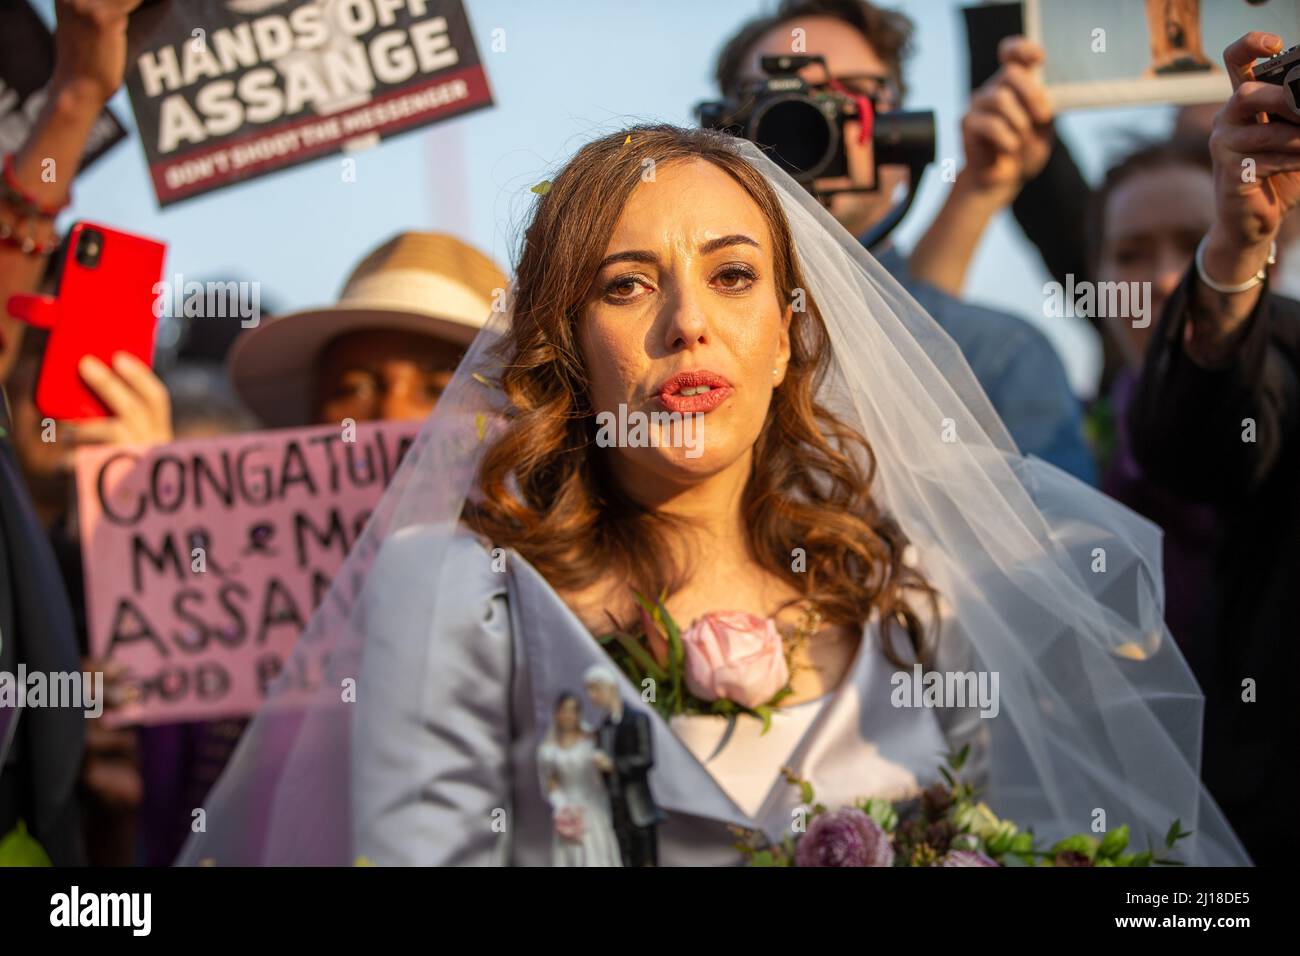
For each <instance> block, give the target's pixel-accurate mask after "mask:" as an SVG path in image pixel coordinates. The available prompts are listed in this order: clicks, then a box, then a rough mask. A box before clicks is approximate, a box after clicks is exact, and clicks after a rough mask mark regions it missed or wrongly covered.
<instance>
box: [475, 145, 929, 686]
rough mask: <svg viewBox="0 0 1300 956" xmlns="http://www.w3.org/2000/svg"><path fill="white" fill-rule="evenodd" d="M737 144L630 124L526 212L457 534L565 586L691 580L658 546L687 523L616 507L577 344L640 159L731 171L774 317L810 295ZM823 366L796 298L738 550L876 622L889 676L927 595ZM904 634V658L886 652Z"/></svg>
mask: <svg viewBox="0 0 1300 956" xmlns="http://www.w3.org/2000/svg"><path fill="white" fill-rule="evenodd" d="M629 137H630V139H629ZM734 142H735V141H734V140H733V139H732V138H731V137H729V136H727V135H725V134H723V133H718V132H715V131H712V130H701V129H681V128H678V127H675V126H664V125H654V126H637V127H633V128H631V129H627V130H623V131H620V132H618V133H615V134H613V135H609V136H605V137H602V138H601V139H598V140H596V141H594V142H592V143H589V144H588V145H586V146H584V147H583V148H582V149H581V150H579V151H578V153H577V155H575V156H574V157H573V159H572V160H571V161H570V162H569V163H568V165H567V166H565V168H564V169H563V170H562V171H561V172H560V173H559V174H558V175H557V176H556V177H555V179H554V181H553V182H552V183H551V184H550V189H549V190H548V191H547V192H546V193H545V194H544V195H542V196H541V197H540V198H539V199H538V200H537V203H536V208H535V210H534V213H533V217H532V221H531V224H530V225H529V226H528V228H527V230H526V232H525V234H524V241H523V247H522V250H521V253H520V257H519V266H518V268H517V270H516V275H515V287H514V291H513V294H512V302H511V306H512V309H513V317H512V321H511V325H510V328H509V330H508V332H507V333H506V334H505V336H504V337H503V339H502V341H501V342H500V343H498V346H497V355H496V358H497V359H499V361H500V364H501V367H502V373H501V376H500V382H499V384H500V386H501V388H502V390H503V393H504V397H505V400H506V408H507V411H506V413H505V422H504V427H503V430H502V431H501V433H500V435H499V437H498V438H496V439H495V440H494V441H493V442H492V444H491V445H490V446H489V447H488V448H487V449H486V451H485V452H484V456H483V459H482V461H481V463H480V466H479V473H478V477H477V482H476V491H475V494H474V495H473V496H472V501H471V503H470V504H468V505H467V508H466V512H465V520H466V522H467V523H468V524H469V525H470V526H471V527H472V528H474V530H476V531H478V532H479V533H480V534H483V535H485V536H486V537H488V538H489V539H491V540H492V541H493V542H494V543H496V544H500V545H505V546H508V547H513V548H514V549H516V550H517V551H518V552H519V553H520V554H522V555H523V556H524V557H525V558H526V559H527V560H528V561H529V562H530V563H531V564H532V565H533V566H534V567H536V568H537V570H538V571H540V572H541V573H542V574H543V575H544V576H545V577H546V579H547V580H548V581H549V582H551V584H552V585H554V586H555V587H556V588H557V589H559V590H572V591H577V590H580V589H583V588H586V587H588V586H591V585H593V584H596V583H597V582H598V581H601V580H608V576H609V575H611V574H616V575H619V576H620V578H621V579H623V580H627V581H629V582H631V583H634V584H635V585H636V586H637V587H639V588H642V589H644V590H647V591H651V592H655V593H657V592H658V591H659V590H661V589H665V588H666V589H667V590H669V591H670V592H671V591H673V590H675V589H676V588H677V587H679V586H680V585H681V583H682V582H684V581H685V580H687V579H688V577H689V575H690V568H689V567H686V566H684V565H683V564H681V563H680V561H679V559H677V558H674V557H672V556H671V555H672V554H673V553H674V549H672V548H670V547H668V545H669V543H670V542H671V541H672V540H673V538H672V536H673V535H674V534H680V533H681V532H682V531H683V530H684V529H683V527H682V525H681V523H680V519H677V518H674V517H672V516H669V515H666V514H663V513H662V512H657V511H654V510H651V509H648V508H645V507H643V506H641V505H639V504H638V503H636V502H635V501H633V500H632V499H630V498H629V497H628V496H627V495H625V494H624V493H623V492H622V490H621V489H620V487H619V485H618V483H617V482H616V481H615V480H614V478H613V476H612V474H611V472H610V470H609V464H608V459H607V456H606V455H603V454H601V453H600V452H601V450H600V449H599V448H598V447H597V445H596V443H595V440H594V439H595V434H596V420H595V413H594V411H593V408H592V405H591V401H590V398H589V392H588V382H587V375H586V370H585V368H584V365H583V361H582V357H581V352H580V348H579V345H578V338H577V334H578V323H579V321H580V316H581V315H582V310H583V307H584V305H585V302H586V300H587V296H588V294H589V289H590V286H591V282H592V277H593V276H594V275H595V274H596V271H597V269H598V268H599V264H600V262H601V259H602V257H603V256H604V254H605V247H606V244H607V243H608V241H609V237H610V236H611V235H612V233H613V230H614V227H615V224H616V223H617V220H618V217H619V215H620V213H621V211H622V209H623V206H624V204H625V203H626V201H627V199H628V197H629V196H630V195H631V194H632V191H633V190H634V189H635V188H636V187H637V185H638V184H639V183H640V182H641V176H642V170H643V168H644V161H645V160H647V159H652V160H653V161H654V162H655V163H656V164H658V166H659V168H663V166H664V165H665V164H667V163H671V162H680V161H687V160H693V159H697V160H705V161H707V162H710V163H712V164H714V165H715V166H717V167H718V168H720V169H721V170H723V171H724V172H726V173H727V174H729V175H730V176H731V177H732V178H733V179H734V180H735V181H736V182H737V183H739V184H740V186H741V187H742V188H743V189H744V190H745V191H746V193H748V195H749V196H750V198H752V199H753V201H754V202H755V203H756V204H757V205H758V207H759V209H760V210H761V211H762V213H763V216H764V218H765V219H766V221H767V223H768V225H769V227H770V229H771V232H772V238H773V245H774V250H775V251H774V260H775V263H774V265H775V282H776V288H777V289H778V290H779V292H778V294H779V295H780V296H783V297H784V298H783V301H782V306H783V307H784V305H785V304H787V303H790V302H791V301H792V299H793V297H794V295H795V290H797V289H804V288H806V286H805V283H804V280H803V277H802V275H801V274H800V271H799V266H798V263H797V260H796V256H795V249H794V241H793V237H792V235H791V232H790V226H789V223H788V222H787V220H786V217H785V213H784V212H783V210H782V208H781V204H780V200H779V199H778V198H777V196H776V193H775V192H774V191H773V189H772V188H771V186H770V185H769V184H768V182H767V180H766V179H765V178H764V177H763V174H762V173H760V172H759V171H758V170H757V169H755V168H754V167H753V166H752V165H751V164H750V163H749V162H748V161H747V160H746V159H744V158H743V157H742V156H741V155H740V154H739V153H738V152H737V151H736V149H735V147H734V145H733V144H734ZM829 363H830V344H829V339H828V337H827V333H826V328H825V325H824V324H823V322H822V318H821V315H820V313H819V312H818V309H817V304H816V302H814V301H813V300H812V297H811V296H805V308H804V309H803V310H802V311H794V312H793V313H792V316H791V320H790V360H789V364H788V368H787V372H786V378H785V380H784V382H783V383H782V384H781V386H780V387H778V388H777V389H776V390H775V391H774V393H773V396H772V403H771V406H770V408H769V410H768V417H767V420H766V422H765V423H764V425H763V428H762V431H761V432H760V434H759V437H758V440H757V442H756V444H755V448H754V454H753V469H752V472H751V474H750V477H749V481H748V483H747V485H746V488H745V493H744V497H743V501H742V508H743V519H744V523H745V527H746V529H747V531H748V536H749V541H748V543H749V547H750V550H751V552H752V556H753V558H754V559H755V560H756V561H757V562H758V563H759V565H760V566H761V567H763V568H764V569H765V570H767V571H769V572H771V573H773V574H775V575H777V576H779V577H780V578H782V579H783V580H785V581H787V582H789V583H790V584H791V585H792V586H793V588H794V590H795V591H797V592H798V593H800V594H802V595H803V596H804V598H805V599H808V600H811V601H813V602H814V603H815V604H816V605H817V606H818V607H819V608H820V609H821V612H822V614H823V617H824V619H825V620H826V621H828V622H830V623H834V624H838V625H841V626H844V627H847V628H850V629H860V628H861V627H862V626H863V625H864V623H865V622H866V620H867V618H868V616H869V614H870V612H871V611H872V610H877V611H879V613H880V619H881V621H882V627H883V634H882V637H883V643H884V649H885V652H886V654H888V655H889V657H890V659H891V660H892V661H894V662H895V663H896V664H899V665H900V666H905V665H906V664H908V663H910V662H911V661H912V660H922V661H926V660H929V657H930V646H931V645H930V641H928V640H927V636H926V633H925V631H926V629H925V627H924V626H923V625H922V622H921V619H920V617H919V616H918V615H917V614H916V613H914V611H913V608H912V607H911V605H910V604H909V602H908V597H909V595H921V596H923V597H924V598H925V599H926V600H927V601H928V602H929V605H930V609H931V611H932V619H933V620H935V621H937V620H938V613H937V596H936V594H935V591H934V590H933V588H932V587H931V586H930V585H929V583H928V582H927V581H926V580H925V579H924V578H923V577H922V576H921V574H920V573H919V572H918V571H917V570H916V569H914V568H912V567H910V566H908V565H907V564H905V563H904V561H903V552H904V549H905V548H906V546H907V539H906V538H905V536H904V534H903V532H902V530H901V529H900V528H899V527H898V525H897V523H896V522H895V521H894V520H893V519H892V518H891V517H890V516H889V515H887V514H886V513H885V512H884V511H883V510H882V509H881V508H880V507H879V506H878V505H877V503H876V501H875V500H874V499H873V497H872V495H871V491H870V487H871V483H872V480H873V476H874V474H875V467H876V465H875V456H874V453H873V451H872V449H871V447H870V445H869V444H868V443H867V441H866V439H865V438H864V437H863V436H862V435H860V434H858V433H857V432H856V431H855V430H854V429H852V428H850V427H849V426H847V425H846V424H844V423H843V422H841V421H840V420H839V419H837V418H836V417H835V416H834V415H833V414H832V413H831V412H830V411H829V410H828V409H827V408H825V407H824V406H822V405H821V404H820V403H819V402H818V401H817V397H816V396H817V391H818V387H819V385H820V384H821V382H822V381H823V379H824V378H825V376H826V374H827V371H828V368H829ZM796 549H802V550H803V553H804V555H805V569H804V570H802V571H798V570H795V569H794V567H793V562H792V560H791V559H792V556H793V555H794V554H796V553H797V552H796ZM615 580H618V579H615ZM897 625H901V627H902V629H903V631H904V632H905V635H906V638H907V641H908V643H909V644H910V647H909V648H908V652H909V653H903V654H900V653H898V651H897V650H896V649H895V648H894V646H893V644H894V641H893V634H894V628H895V626H897Z"/></svg>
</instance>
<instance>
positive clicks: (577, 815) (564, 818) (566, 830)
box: [555, 804, 587, 842]
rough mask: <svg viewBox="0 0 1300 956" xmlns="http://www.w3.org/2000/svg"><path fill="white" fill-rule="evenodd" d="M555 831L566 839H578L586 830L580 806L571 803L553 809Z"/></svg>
mask: <svg viewBox="0 0 1300 956" xmlns="http://www.w3.org/2000/svg"><path fill="white" fill-rule="evenodd" d="M555 832H556V833H558V834H559V835H560V836H561V837H563V838H564V839H566V840H573V841H575V842H576V841H578V840H581V839H582V837H583V835H584V834H585V833H586V832H587V821H586V818H585V817H583V815H582V807H578V806H573V805H572V804H570V805H567V806H563V807H560V808H559V809H558V810H556V811H555Z"/></svg>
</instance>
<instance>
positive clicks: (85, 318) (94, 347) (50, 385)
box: [8, 222, 167, 419]
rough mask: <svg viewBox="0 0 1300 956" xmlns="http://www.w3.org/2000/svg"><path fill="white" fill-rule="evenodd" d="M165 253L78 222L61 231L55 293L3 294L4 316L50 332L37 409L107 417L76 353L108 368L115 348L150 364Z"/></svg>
mask: <svg viewBox="0 0 1300 956" xmlns="http://www.w3.org/2000/svg"><path fill="white" fill-rule="evenodd" d="M166 253H167V246H166V245H165V244H164V243H161V242H157V241H156V240H153V239H147V238H145V237H144V236H136V235H133V234H131V233H129V232H121V231H120V230H117V229H112V228H110V227H108V226H101V225H97V224H95V223H90V222H79V223H76V224H75V225H74V226H73V227H72V230H71V231H70V232H69V233H68V243H67V250H66V252H65V254H64V259H63V262H62V264H61V266H60V272H59V283H58V291H57V292H56V294H55V295H53V296H48V295H15V296H11V297H10V298H9V302H8V308H9V313H10V314H11V315H13V316H14V317H15V318H17V319H21V320H22V321H24V322H27V323H28V324H30V325H35V326H39V327H42V328H47V329H49V330H50V338H49V342H48V343H47V344H46V346H45V358H44V360H43V361H42V362H41V375H40V378H39V379H38V380H37V382H36V407H37V408H38V409H40V411H41V414H42V415H47V416H49V417H50V418H54V419H85V418H103V417H105V416H106V415H108V409H107V408H106V407H105V406H104V403H103V402H101V401H100V400H99V399H98V398H97V397H96V396H95V393H94V392H92V391H91V390H90V389H89V388H88V387H87V386H86V383H85V382H84V381H83V380H82V378H81V375H80V373H79V372H78V371H77V364H78V363H79V362H80V361H81V359H82V357H83V356H86V355H94V356H95V357H96V358H98V359H100V361H102V362H103V363H104V364H105V365H108V366H109V367H112V364H113V355H114V354H115V353H117V352H130V353H131V354H132V355H134V356H135V357H136V358H138V359H139V360H140V361H142V362H144V363H145V364H146V365H150V366H152V364H153V340H154V330H155V326H156V324H157V317H156V316H155V314H154V311H155V310H154V303H155V301H156V300H157V298H158V291H157V286H158V284H159V281H160V280H161V278H162V275H163V260H164V258H165V256H166Z"/></svg>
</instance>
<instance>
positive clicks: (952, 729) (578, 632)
mask: <svg viewBox="0 0 1300 956" xmlns="http://www.w3.org/2000/svg"><path fill="white" fill-rule="evenodd" d="M436 534H438V532H435V531H433V530H430V529H413V530H409V531H405V532H403V533H401V534H399V535H397V536H395V537H394V538H392V539H390V540H389V541H388V543H387V544H386V545H385V547H384V549H383V550H382V551H381V553H380V555H379V556H378V558H377V560H376V565H375V568H374V570H373V571H372V572H371V577H370V584H369V585H368V588H367V594H366V598H365V600H366V607H365V612H364V613H365V623H366V641H365V647H364V656H363V662H362V667H361V671H360V675H361V676H360V681H359V684H358V694H357V708H358V710H357V715H356V719H355V721H354V725H353V731H352V734H353V736H352V741H351V746H352V779H351V800H352V814H351V819H352V839H353V844H354V850H355V853H356V854H358V855H362V856H365V857H367V858H368V859H369V860H371V861H372V862H374V863H376V864H379V865H384V864H389V865H444V864H448V865H501V864H506V865H524V866H548V865H550V863H551V840H552V823H551V808H550V805H549V804H548V803H547V801H546V799H545V796H544V794H543V791H542V785H541V781H540V775H539V772H538V767H537V749H538V744H539V743H540V741H541V739H542V737H543V735H544V734H545V732H546V729H547V727H548V725H549V722H550V720H551V713H552V709H553V707H554V704H555V701H556V700H557V698H558V697H559V695H560V693H561V692H562V691H575V692H576V691H580V690H581V683H582V674H583V672H584V671H585V670H586V669H587V667H588V666H590V665H591V664H594V663H599V662H605V663H608V657H607V655H606V654H605V652H604V651H603V650H602V649H601V648H600V646H599V644H598V643H597V642H596V641H595V639H594V638H593V637H592V636H591V635H590V633H589V632H588V631H587V630H586V628H584V627H583V625H582V624H581V622H580V621H579V620H578V619H577V617H576V616H575V615H574V614H573V613H572V611H570V610H569V608H568V606H567V605H565V604H564V602H563V601H562V600H561V599H560V598H559V596H558V595H557V594H556V593H555V592H554V591H553V590H552V589H551V587H550V586H549V585H548V584H547V582H546V581H545V579H544V578H542V576H541V575H540V574H539V573H538V572H537V571H536V570H535V569H534V568H533V567H532V566H531V565H529V564H528V562H527V561H525V560H524V559H523V558H522V557H521V556H520V555H518V554H517V553H515V552H513V551H506V552H505V553H504V557H505V561H504V568H503V569H502V570H494V569H493V559H492V556H491V555H490V554H489V553H488V552H487V551H486V550H485V549H484V548H483V546H482V545H481V544H479V543H478V541H477V540H476V539H475V538H474V537H473V536H471V535H469V534H467V533H464V532H460V533H458V534H457V535H456V536H455V537H454V538H453V539H452V541H451V543H450V547H451V548H452V549H453V550H452V551H451V552H450V553H449V555H448V560H447V561H446V562H445V563H444V565H443V567H444V569H445V570H444V573H443V575H442V580H440V581H434V580H430V571H429V566H430V560H429V557H428V556H429V553H430V551H431V549H432V548H433V547H434V542H435V541H436V540H437V539H436V538H435V537H434V536H435V535H436ZM497 565H498V567H500V565H501V562H500V561H499V560H498V562H497ZM894 672H895V668H894V667H893V665H891V664H890V663H889V662H888V661H887V660H886V659H885V657H884V656H883V654H882V653H881V652H880V649H879V644H878V641H877V640H876V639H875V637H874V628H868V632H867V634H866V635H865V639H864V640H863V641H862V643H861V645H860V650H859V652H858V656H857V658H856V660H855V663H854V665H853V667H852V669H851V672H850V673H849V675H847V677H846V678H845V680H844V681H843V682H842V683H841V685H840V687H839V688H837V689H836V691H835V692H834V694H833V695H832V697H831V698H830V700H829V701H828V703H827V704H826V705H825V706H824V707H823V708H822V709H821V711H820V712H819V713H818V715H817V717H816V718H815V720H814V721H813V723H812V725H811V726H810V727H809V728H808V730H807V731H806V732H805V733H804V735H803V737H802V739H801V740H800V741H799V743H798V744H797V746H796V747H795V749H794V751H793V752H792V753H791V754H789V757H788V759H786V760H785V761H783V762H784V763H785V764H786V765H788V766H790V767H793V768H794V769H795V770H796V771H797V772H798V773H799V774H800V775H801V776H803V777H805V778H806V779H809V780H810V781H811V782H812V783H813V784H814V786H815V788H816V795H817V800H818V801H819V802H821V803H824V804H826V805H827V806H836V805H839V804H847V803H850V802H852V801H853V800H854V799H856V798H859V797H867V796H886V797H889V798H894V797H898V796H901V795H902V794H903V793H904V792H909V793H914V792H915V791H916V790H917V789H919V788H920V787H923V786H926V785H928V784H930V783H932V782H934V781H935V780H936V779H937V778H938V773H937V771H938V767H939V765H940V763H941V762H942V757H941V754H942V753H943V752H944V751H946V750H947V749H949V748H950V747H951V746H955V742H956V741H957V740H959V739H960V740H968V739H973V735H976V734H977V733H978V730H979V726H978V725H979V723H980V721H979V720H978V716H977V715H976V713H975V711H974V710H973V709H971V710H965V711H953V710H949V711H939V710H924V709H914V708H908V709H905V708H897V707H895V706H893V705H892V704H891V701H890V695H891V689H892V688H891V684H890V677H891V675H892V674H893V673H894ZM619 676H620V679H621V681H622V683H623V688H622V690H623V695H624V697H625V699H628V700H634V701H635V700H638V699H639V697H640V694H639V689H638V688H635V687H634V686H633V685H632V684H631V682H630V681H629V680H628V679H627V678H626V677H624V676H623V675H622V674H620V675H619ZM644 709H645V710H647V711H648V712H649V715H650V719H651V724H652V729H653V734H654V752H655V767H654V769H653V770H652V771H651V776H650V785H651V790H652V791H653V794H654V797H655V800H656V802H657V803H658V805H659V807H660V809H661V810H662V811H663V812H664V816H665V822H664V823H663V824H661V825H660V827H659V859H660V863H661V865H665V866H673V865H707V866H717V865H734V864H736V863H738V862H739V861H740V857H739V854H738V853H737V851H736V850H735V848H734V846H733V844H734V842H735V837H734V836H733V834H732V833H731V832H730V831H729V829H728V824H734V825H737V826H743V827H747V828H751V829H758V830H762V831H763V832H764V833H766V834H767V835H768V836H769V838H771V839H772V840H773V841H777V840H780V839H781V838H782V837H783V836H784V835H785V834H786V833H788V832H789V831H790V826H791V821H792V819H793V816H792V814H793V812H794V810H795V808H796V807H798V806H799V794H798V792H797V790H796V789H795V788H794V787H792V786H790V785H789V784H788V783H787V782H785V780H784V779H781V778H780V777H779V776H776V775H774V778H773V781H772V788H771V790H770V792H769V793H768V795H767V798H766V800H765V802H764V803H763V805H762V807H761V809H760V810H759V811H758V812H757V813H756V814H755V815H754V817H753V818H751V817H749V816H748V815H746V814H745V813H744V812H743V811H741V810H740V808H739V807H737V806H736V804H735V802H733V800H732V799H731V798H730V797H729V796H728V795H727V792H726V791H725V790H724V789H723V788H722V787H721V786H720V785H719V783H718V781H717V780H715V778H714V777H713V775H712V773H711V772H710V770H709V769H708V767H707V766H706V765H705V764H703V763H701V762H700V760H698V759H697V758H696V757H695V755H694V754H693V753H692V752H691V751H690V750H689V749H687V747H686V745H685V744H684V743H683V742H682V741H681V740H680V739H679V738H678V737H677V735H676V734H675V733H674V732H673V730H672V728H671V727H670V725H669V724H668V723H667V722H666V721H665V720H664V719H663V718H662V717H661V716H660V715H659V714H658V713H657V712H655V711H653V710H652V709H651V708H649V707H645V708H644ZM742 719H751V718H742ZM941 719H942V722H941Z"/></svg>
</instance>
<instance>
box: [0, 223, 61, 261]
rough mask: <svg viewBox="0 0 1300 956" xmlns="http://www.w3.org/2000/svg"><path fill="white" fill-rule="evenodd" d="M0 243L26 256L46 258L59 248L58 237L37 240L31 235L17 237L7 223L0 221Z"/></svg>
mask: <svg viewBox="0 0 1300 956" xmlns="http://www.w3.org/2000/svg"><path fill="white" fill-rule="evenodd" d="M0 242H2V243H4V244H5V245H6V246H12V247H13V248H15V249H17V250H18V251H19V252H21V253H23V254H24V255H28V256H48V255H49V254H50V253H51V252H53V251H54V250H55V249H57V248H58V247H59V237H58V236H57V235H55V236H52V237H51V238H49V239H44V240H37V239H35V238H33V237H32V236H31V235H26V236H19V235H18V234H17V232H16V231H15V230H14V228H13V226H11V225H9V223H7V222H4V221H3V220H0Z"/></svg>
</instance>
